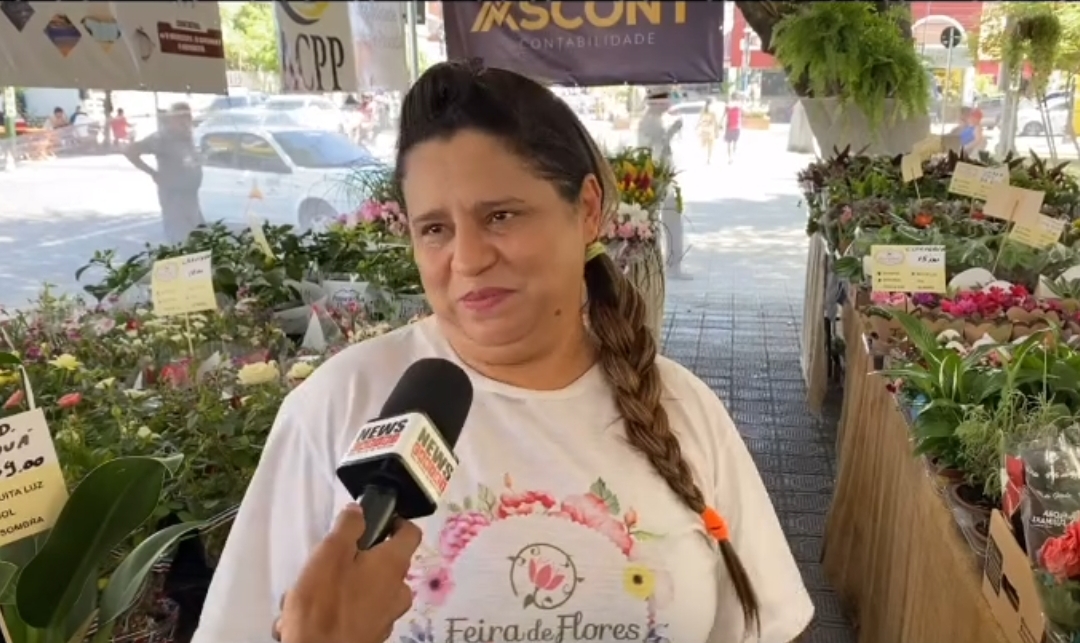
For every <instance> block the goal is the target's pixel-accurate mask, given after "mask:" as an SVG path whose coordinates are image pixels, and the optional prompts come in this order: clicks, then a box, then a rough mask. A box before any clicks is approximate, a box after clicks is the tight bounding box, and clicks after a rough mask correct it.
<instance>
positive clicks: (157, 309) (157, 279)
mask: <svg viewBox="0 0 1080 643" xmlns="http://www.w3.org/2000/svg"><path fill="white" fill-rule="evenodd" d="M150 274H151V277H150V279H151V281H150V295H151V299H152V300H153V304H154V314H156V315H159V316H161V317H168V316H172V315H187V314H190V313H199V312H203V311H204V310H216V309H217V298H216V296H215V295H214V273H213V266H212V263H211V258H210V252H209V251H207V252H196V253H194V254H190V255H184V256H182V257H173V258H171V259H161V260H159V261H155V262H154V267H153V270H151V272H150Z"/></svg>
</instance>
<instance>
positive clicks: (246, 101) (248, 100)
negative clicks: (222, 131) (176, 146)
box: [195, 92, 266, 124]
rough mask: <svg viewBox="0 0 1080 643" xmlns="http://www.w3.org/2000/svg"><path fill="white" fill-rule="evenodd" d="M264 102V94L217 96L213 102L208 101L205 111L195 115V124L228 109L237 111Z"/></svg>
mask: <svg viewBox="0 0 1080 643" xmlns="http://www.w3.org/2000/svg"><path fill="white" fill-rule="evenodd" d="M265 101H266V94H260V93H258V92H250V93H246V94H234V95H229V96H218V97H217V98H215V99H214V100H212V101H210V104H209V105H207V106H206V108H205V109H202V110H199V111H198V112H196V114H195V123H196V124H198V123H201V122H203V121H205V120H206V119H208V118H210V117H211V116H213V115H215V114H217V113H218V112H222V111H225V110H230V109H238V108H245V107H255V106H257V105H261V104H263V102H265Z"/></svg>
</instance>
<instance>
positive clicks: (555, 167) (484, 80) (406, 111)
mask: <svg viewBox="0 0 1080 643" xmlns="http://www.w3.org/2000/svg"><path fill="white" fill-rule="evenodd" d="M465 129H472V130H478V131H482V132H485V133H487V134H490V135H492V136H496V137H498V138H499V139H501V140H502V141H503V142H504V143H505V144H506V145H507V146H508V147H509V148H510V149H511V150H512V151H513V152H514V153H516V154H517V155H519V156H520V157H521V158H523V159H526V160H528V162H529V163H530V165H531V166H532V167H533V169H534V171H535V172H536V173H537V175H539V176H541V177H543V178H544V179H546V180H549V181H551V182H552V183H553V184H554V185H555V187H556V188H557V189H558V191H559V194H560V195H561V196H562V197H563V198H564V199H566V200H567V201H568V202H570V203H575V202H577V200H578V199H579V198H580V196H581V189H582V185H583V183H584V181H585V179H586V178H587V177H588V176H589V175H593V176H595V177H596V178H597V180H598V181H599V182H600V185H601V186H602V189H603V203H604V215H605V217H608V216H611V215H612V214H613V213H614V210H615V208H616V207H617V206H618V191H617V188H616V186H615V178H614V175H613V173H612V171H611V168H610V167H609V166H608V164H607V161H606V160H605V159H604V157H603V155H602V154H601V153H600V150H599V148H598V147H597V145H596V143H595V142H594V141H593V139H592V137H591V136H590V135H589V134H588V132H587V131H586V129H585V127H584V126H583V125H582V124H581V122H580V121H579V120H578V118H577V116H575V115H574V112H573V111H572V110H571V109H570V107H569V106H568V105H567V104H566V103H565V102H563V101H562V100H560V99H559V98H558V97H557V96H556V95H555V94H553V93H552V92H551V91H550V90H548V89H547V88H545V87H544V86H542V85H540V84H539V83H537V82H535V81H533V80H530V79H528V78H526V77H525V76H522V75H520V74H516V73H514V72H511V71H506V70H503V69H490V68H485V67H483V65H481V64H480V63H479V62H477V61H468V62H465V61H461V62H455V61H452V62H445V63H439V64H437V65H435V66H433V67H431V68H430V69H428V70H427V71H426V72H425V73H424V74H423V75H422V76H421V77H420V79H419V80H418V81H417V82H416V84H415V85H413V86H412V88H411V89H410V90H409V92H408V94H406V96H405V100H404V102H403V103H402V106H401V124H400V132H399V134H398V152H397V167H396V170H395V172H396V178H397V182H398V184H399V185H400V181H401V178H402V172H403V171H404V167H405V163H404V161H405V157H406V155H407V154H408V153H409V151H410V150H411V149H412V148H413V147H415V146H417V145H419V144H421V143H424V142H425V141H428V140H431V139H439V138H448V137H451V136H453V135H454V134H456V133H458V132H460V131H462V130H465ZM582 252H583V253H584V252H585V248H582ZM585 285H586V287H587V289H588V300H589V304H588V316H589V326H590V328H591V330H592V332H593V334H594V335H595V336H596V339H597V341H598V344H599V360H600V365H601V367H602V368H603V371H604V374H605V375H606V377H607V379H608V381H609V383H610V384H611V386H612V387H613V388H614V389H615V404H616V406H617V408H618V410H619V413H620V414H621V415H622V418H623V421H624V422H625V424H626V435H627V438H628V440H629V442H630V444H631V445H632V446H633V447H634V448H635V449H637V450H638V451H639V452H640V453H641V454H642V455H644V456H645V457H646V458H647V459H648V460H649V462H650V463H651V464H652V466H653V467H654V468H655V469H656V471H657V473H659V474H660V475H661V476H662V477H663V478H664V480H665V481H666V482H667V484H668V486H669V487H671V490H672V491H674V492H675V494H676V495H678V497H679V498H680V499H681V500H682V501H683V503H684V504H685V505H686V506H687V507H688V508H689V509H690V510H691V511H693V512H694V513H696V514H699V515H700V514H701V513H702V512H704V511H705V508H706V502H705V496H704V494H702V492H701V489H700V488H699V487H698V485H697V484H696V483H695V482H694V477H693V474H692V472H691V470H690V467H689V465H688V464H687V462H686V460H685V459H684V458H683V456H682V450H681V448H680V446H679V440H678V438H677V437H676V435H675V433H674V432H673V431H672V429H671V424H670V423H669V421H668V416H667V412H666V411H665V410H664V406H663V404H662V403H661V400H660V396H661V393H662V388H663V387H662V383H661V381H660V373H659V370H658V369H657V367H656V350H657V347H656V340H655V339H654V338H653V334H652V332H651V331H650V330H649V328H648V327H647V326H646V318H647V316H646V307H645V301H644V300H643V299H642V297H641V295H640V294H638V292H637V290H636V289H635V288H634V286H633V285H632V284H631V283H630V282H629V281H628V280H627V279H626V278H625V277H624V276H623V275H622V273H621V272H620V271H619V269H618V267H617V266H616V265H615V263H614V262H613V261H612V260H611V258H610V257H608V256H607V255H606V254H605V255H601V256H599V257H596V258H595V259H593V260H591V261H589V262H588V263H586V264H585ZM720 551H721V553H722V555H723V558H724V563H725V564H726V565H727V569H728V573H729V574H730V576H731V578H732V581H733V582H734V584H735V591H736V593H737V594H738V597H739V602H740V603H742V610H743V616H744V617H745V620H746V628H747V630H750V629H757V630H758V631H760V619H759V615H758V601H757V596H756V595H755V593H754V589H753V586H752V585H751V583H750V578H749V576H748V575H747V573H746V569H745V568H744V567H743V565H742V562H741V561H740V560H739V557H738V556H737V555H736V553H735V550H734V548H733V547H732V546H731V543H730V542H728V541H723V542H721V543H720Z"/></svg>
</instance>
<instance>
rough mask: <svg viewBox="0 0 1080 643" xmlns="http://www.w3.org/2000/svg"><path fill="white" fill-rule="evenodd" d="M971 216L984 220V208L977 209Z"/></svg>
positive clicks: (977, 219)
mask: <svg viewBox="0 0 1080 643" xmlns="http://www.w3.org/2000/svg"><path fill="white" fill-rule="evenodd" d="M971 218H972V219H975V220H976V221H982V220H983V219H985V218H986V215H985V214H983V213H982V210H976V211H974V212H972V213H971Z"/></svg>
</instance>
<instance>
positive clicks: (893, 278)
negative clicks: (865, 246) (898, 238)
mask: <svg viewBox="0 0 1080 643" xmlns="http://www.w3.org/2000/svg"><path fill="white" fill-rule="evenodd" d="M870 258H871V262H872V269H873V272H872V281H873V289H874V291H875V292H911V293H915V292H934V293H944V292H945V246H871V247H870Z"/></svg>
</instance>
